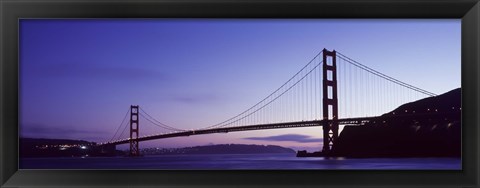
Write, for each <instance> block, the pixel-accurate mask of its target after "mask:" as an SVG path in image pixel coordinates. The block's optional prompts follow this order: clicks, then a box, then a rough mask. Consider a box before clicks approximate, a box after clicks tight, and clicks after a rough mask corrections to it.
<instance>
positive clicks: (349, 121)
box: [99, 112, 460, 145]
mask: <svg viewBox="0 0 480 188" xmlns="http://www.w3.org/2000/svg"><path fill="white" fill-rule="evenodd" d="M458 113H460V112H458ZM455 114H456V113H423V114H420V113H417V114H402V115H386V116H385V115H384V116H375V117H357V118H344V119H339V120H337V121H338V124H339V125H364V124H365V123H368V122H370V121H375V120H379V121H384V120H388V119H394V120H402V119H410V118H411V117H415V119H416V120H420V119H425V118H438V117H452V116H451V115H455ZM458 117H460V116H458ZM325 121H333V120H313V121H297V122H284V123H270V124H257V125H247V126H238V127H222V128H212V129H199V130H186V131H181V132H174V133H166V134H158V135H150V136H143V137H138V141H148V140H156V139H164V138H172V137H182V136H192V135H201V134H213V133H228V132H238V131H251V130H266V129H284V128H298V127H314V126H323V124H324V122H325ZM129 142H130V139H123V140H119V141H115V142H107V143H102V144H99V145H120V144H127V143H129Z"/></svg>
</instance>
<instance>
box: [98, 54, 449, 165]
mask: <svg viewBox="0 0 480 188" xmlns="http://www.w3.org/2000/svg"><path fill="white" fill-rule="evenodd" d="M386 65H388V64H386ZM415 76H416V77H421V76H422V75H415ZM432 96H436V94H435V93H432V92H429V91H426V90H424V89H421V88H418V87H416V86H413V85H410V84H407V83H405V82H402V81H400V80H397V79H395V78H393V77H390V76H388V75H385V74H383V73H381V72H379V71H377V70H374V69H372V68H370V67H368V66H365V65H363V64H361V63H359V62H357V61H355V60H353V59H352V58H349V57H347V56H345V55H343V54H342V53H340V52H338V51H335V50H333V51H328V50H327V49H323V50H322V51H320V52H319V53H318V54H317V55H316V56H314V58H313V59H312V60H310V61H309V62H308V63H307V64H306V65H305V66H304V67H303V68H302V69H301V70H300V71H298V72H297V73H296V74H294V75H293V76H292V77H291V78H290V79H288V80H287V81H286V82H285V83H284V84H282V85H281V86H280V87H279V88H278V89H276V90H275V91H273V92H272V93H271V94H269V95H268V96H267V97H265V98H264V99H262V100H261V101H260V102H258V103H256V104H255V105H253V106H251V107H250V108H248V109H247V110H244V111H242V112H241V113H239V114H237V115H235V116H232V117H231V118H229V119H226V120H224V121H222V122H220V123H217V124H213V125H209V126H205V127H202V128H198V129H193V130H184V129H181V128H178V127H175V126H170V125H167V124H165V123H163V122H161V121H158V120H157V119H156V118H154V117H153V116H152V115H150V114H148V113H147V112H146V111H145V110H144V109H143V108H141V107H140V106H138V105H132V106H130V108H129V110H128V111H127V113H126V114H125V117H124V118H123V121H122V123H121V124H120V125H119V126H118V128H117V130H116V131H115V134H114V135H113V137H112V138H111V139H110V140H109V141H106V142H103V143H99V144H98V145H99V146H101V147H107V148H108V147H110V148H112V147H113V148H115V146H116V145H120V144H129V145H130V150H129V151H130V152H129V154H130V156H140V155H141V154H140V149H139V142H142V141H148V140H156V139H165V138H173V137H182V136H193V135H202V134H213V133H228V132H238V131H253V130H266V129H284V128H299V127H313V126H321V127H322V128H323V149H322V152H323V153H326V154H328V153H329V152H330V151H331V150H332V148H333V146H334V144H335V142H336V140H337V139H338V136H339V132H338V130H339V125H356V126H362V125H365V124H367V123H369V122H377V121H378V122H384V123H385V122H388V121H394V120H398V119H401V118H412V117H415V118H432V117H441V116H442V115H444V112H438V111H437V110H436V109H425V110H424V111H422V112H415V111H408V109H407V110H405V111H404V112H395V111H392V110H394V109H395V108H396V107H398V106H400V105H402V104H405V103H408V102H412V101H415V100H419V99H422V98H425V97H432ZM386 113H388V114H389V116H382V115H384V114H386ZM128 116H130V118H129V121H126V120H127V117H128ZM140 118H142V121H141V122H145V125H151V126H155V127H156V128H158V130H159V132H158V133H157V134H150V135H140ZM142 126H144V125H143V123H142ZM127 129H129V131H126V130H127ZM120 130H122V131H120Z"/></svg>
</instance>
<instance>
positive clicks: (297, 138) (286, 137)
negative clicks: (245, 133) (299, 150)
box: [244, 134, 323, 143]
mask: <svg viewBox="0 0 480 188" xmlns="http://www.w3.org/2000/svg"><path fill="white" fill-rule="evenodd" d="M244 139H248V140H264V141H291V142H300V143H308V142H317V143H320V142H322V141H323V139H322V138H312V137H311V136H307V135H301V134H283V135H277V136H267V137H247V138H244Z"/></svg>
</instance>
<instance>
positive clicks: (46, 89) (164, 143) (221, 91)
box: [19, 19, 461, 151]
mask: <svg viewBox="0 0 480 188" xmlns="http://www.w3.org/2000/svg"><path fill="white" fill-rule="evenodd" d="M460 24H461V21H460V19H447V20H441V19H435V20H419V19H412V20H386V19H381V20H362V19H355V20H342V19H318V20H316V19H309V20H302V19H275V20H269V19H259V20H257V19H255V20H249V19H243V20H242V19H100V20H97V19H85V20H82V19H75V20H70V19H64V20H56V19H49V20H42V19H21V20H20V38H19V44H20V91H19V92H20V135H21V136H23V137H36V138H66V139H83V140H88V141H95V142H103V141H108V140H109V139H110V138H111V137H112V136H113V135H114V133H115V131H116V129H117V127H118V126H119V124H120V123H121V121H122V119H123V117H124V116H125V113H126V112H127V110H128V109H129V107H130V105H140V106H141V108H142V109H144V110H146V111H147V112H148V113H149V114H150V115H152V116H153V117H155V119H157V120H160V121H162V122H163V123H166V124H168V125H170V126H174V127H178V128H181V129H197V128H202V127H206V126H209V125H212V124H215V123H218V122H221V121H223V120H225V119H228V118H230V117H232V116H235V115H237V114H238V113H240V112H242V111H244V110H246V109H247V108H249V107H250V106H252V105H254V104H255V103H257V102H258V101H260V100H262V99H263V98H265V97H266V96H267V95H269V94H270V93H271V92H272V91H274V90H275V89H277V88H278V87H279V86H280V85H282V84H283V83H284V82H285V81H287V80H288V79H289V78H290V77H291V76H293V75H294V74H295V73H296V72H297V71H299V70H300V69H301V68H302V67H303V66H304V65H306V64H307V63H308V62H309V61H310V60H311V59H312V58H313V57H314V56H315V55H316V54H318V52H320V51H321V50H322V49H323V48H327V49H329V50H333V49H335V50H337V51H339V52H341V53H342V54H345V55H347V56H348V57H351V58H353V59H355V60H356V61H358V62H360V63H362V64H364V65H367V66H369V67H371V68H373V69H375V70H378V71H380V72H382V73H384V74H386V75H389V76H391V77H393V78H396V79H398V80H401V81H403V82H406V83H409V84H412V85H414V86H418V87H419V88H422V89H425V90H427V91H430V92H433V93H436V94H442V93H445V92H447V91H450V90H452V89H455V88H459V87H460V85H461V84H460V65H461V59H460V52H461V48H460V44H461V43H460V33H461V32H460ZM140 126H141V127H140V129H141V135H148V134H153V133H156V132H158V131H157V128H156V127H154V126H152V125H145V124H140ZM321 138H322V128H321V127H312V128H292V129H281V130H262V131H247V132H238V133H228V134H210V135H198V136H190V137H181V138H171V139H164V140H157V141H148V142H141V143H140V146H141V147H184V146H196V145H207V144H228V143H243V144H265V145H267V144H273V145H280V146H285V147H291V148H294V149H308V150H310V151H318V150H320V149H321V146H322V145H321V144H322V143H321ZM122 147H125V146H122ZM122 147H120V148H122Z"/></svg>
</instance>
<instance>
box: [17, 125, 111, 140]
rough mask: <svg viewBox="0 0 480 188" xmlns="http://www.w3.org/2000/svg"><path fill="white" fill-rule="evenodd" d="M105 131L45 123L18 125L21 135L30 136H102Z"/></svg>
mask: <svg viewBox="0 0 480 188" xmlns="http://www.w3.org/2000/svg"><path fill="white" fill-rule="evenodd" d="M105 134H108V133H107V132H102V131H98V130H95V131H93V130H88V129H87V130H82V129H78V128H73V127H72V126H68V125H65V126H53V125H45V124H23V125H21V126H20V136H21V137H32V138H86V137H88V138H95V137H96V136H97V135H98V137H97V138H102V137H103V136H104V135H105Z"/></svg>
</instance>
